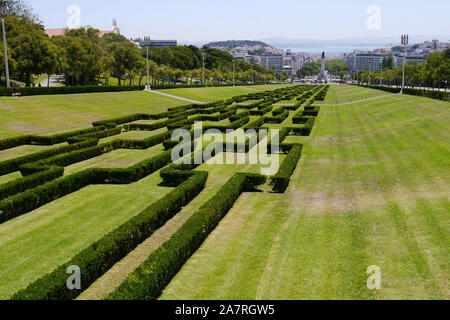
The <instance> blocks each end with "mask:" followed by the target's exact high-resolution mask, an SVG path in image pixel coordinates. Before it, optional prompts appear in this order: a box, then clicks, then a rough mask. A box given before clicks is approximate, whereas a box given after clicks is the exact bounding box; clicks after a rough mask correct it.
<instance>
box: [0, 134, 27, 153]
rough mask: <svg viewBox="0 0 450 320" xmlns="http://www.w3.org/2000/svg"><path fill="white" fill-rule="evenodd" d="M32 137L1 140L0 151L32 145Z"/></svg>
mask: <svg viewBox="0 0 450 320" xmlns="http://www.w3.org/2000/svg"><path fill="white" fill-rule="evenodd" d="M30 142H31V136H29V135H28V136H19V137H14V138H7V139H3V140H0V150H6V149H11V148H15V147H18V146H22V145H26V144H30Z"/></svg>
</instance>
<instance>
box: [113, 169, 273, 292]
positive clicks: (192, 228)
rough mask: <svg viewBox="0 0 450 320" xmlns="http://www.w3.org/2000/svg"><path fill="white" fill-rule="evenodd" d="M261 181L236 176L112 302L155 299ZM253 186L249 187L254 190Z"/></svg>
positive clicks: (170, 240) (141, 269) (152, 254)
mask: <svg viewBox="0 0 450 320" xmlns="http://www.w3.org/2000/svg"><path fill="white" fill-rule="evenodd" d="M263 180H264V179H260V180H258V179H255V177H254V176H252V177H250V178H247V176H246V175H245V174H241V173H238V174H235V175H234V176H233V177H232V178H231V179H230V180H228V182H227V183H226V184H225V185H223V186H222V188H221V189H220V190H219V191H218V192H217V193H216V195H214V196H213V197H212V198H211V199H210V200H208V201H207V202H206V203H205V204H204V205H203V206H202V207H201V208H200V209H199V210H198V211H197V212H196V213H194V215H193V216H191V218H189V219H188V220H187V221H186V222H185V223H184V224H183V226H181V227H180V229H178V231H177V232H176V233H175V234H173V235H172V237H171V238H170V239H169V240H168V241H167V242H165V243H164V244H163V245H162V246H161V247H159V248H158V249H157V250H156V251H154V252H152V253H151V254H150V256H149V257H148V258H147V260H146V261H145V262H144V263H143V264H142V265H141V266H140V267H138V268H137V269H136V270H135V271H134V272H133V273H132V274H130V275H129V276H128V278H127V279H126V280H125V281H124V282H123V283H122V284H121V285H120V286H119V287H118V288H117V289H116V290H115V291H114V292H112V293H111V294H110V295H109V296H108V299H114V300H142V299H148V300H152V299H157V298H158V297H159V296H160V294H161V292H162V290H163V289H164V288H165V287H166V286H167V284H168V283H169V282H170V281H171V279H172V278H173V277H174V276H175V275H176V273H177V272H178V271H179V270H180V269H181V267H182V266H183V265H184V264H185V263H186V261H187V259H189V257H191V255H192V254H193V253H194V252H195V251H196V250H197V249H198V248H199V247H200V245H201V244H202V243H203V241H204V240H205V239H206V238H207V237H208V235H209V234H210V233H211V231H212V230H214V228H215V227H216V226H217V224H218V223H219V222H220V220H222V218H223V217H224V216H225V215H226V214H227V213H228V211H229V210H230V209H231V208H232V206H233V205H234V203H235V202H236V200H237V199H238V198H239V196H240V195H241V193H242V192H243V191H244V190H246V188H247V187H248V184H250V183H259V182H260V181H263ZM253 186H254V185H252V186H251V187H253Z"/></svg>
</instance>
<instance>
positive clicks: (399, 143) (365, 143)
mask: <svg viewBox="0 0 450 320" xmlns="http://www.w3.org/2000/svg"><path fill="white" fill-rule="evenodd" d="M357 91H360V90H357ZM347 96H351V95H350V94H349V95H347ZM353 96H361V94H360V92H358V93H355V94H353ZM449 121H450V109H449V105H448V103H445V102H439V101H436V100H431V99H426V98H420V97H412V96H393V97H388V98H381V99H379V100H373V101H368V102H364V103H357V104H353V105H349V106H342V107H327V106H324V107H322V109H321V113H320V116H319V118H318V121H317V122H316V126H315V130H314V132H313V136H312V137H310V138H307V139H305V140H306V141H305V150H304V155H303V157H302V160H301V163H300V164H299V166H298V167H297V170H296V171H295V173H294V176H293V179H292V182H291V185H290V187H289V189H288V191H287V193H286V194H285V195H269V194H262V193H246V194H244V195H243V196H241V198H240V199H239V201H238V202H237V204H236V205H235V206H234V208H233V209H232V210H231V212H230V213H228V215H227V216H226V217H225V219H224V220H223V221H222V222H221V224H220V225H219V226H218V228H216V230H215V231H214V232H213V233H212V234H211V235H210V237H209V238H208V239H207V241H206V242H205V243H204V244H203V246H202V247H201V248H200V250H198V251H197V252H196V254H195V255H194V256H193V257H192V258H191V259H190V260H189V261H188V263H187V264H186V265H185V266H184V268H183V269H182V270H181V272H179V274H178V275H177V276H176V277H175V278H174V280H173V281H172V282H171V284H170V285H169V286H168V287H167V288H166V289H165V291H164V294H163V296H162V297H161V298H162V299H449V298H450V290H449V283H450V282H449V280H450V279H449V275H450V264H449V262H450V251H449V249H448V248H449V247H450V241H449V238H448V235H449V231H450V216H449V214H448V213H449V210H450V201H449V196H450V191H449V183H450V161H449V159H450V151H449V150H450V148H449V147H450V134H449V130H448V123H449ZM371 265H377V266H379V267H380V268H381V272H382V289H381V290H379V291H370V290H368V289H367V286H366V280H367V277H368V275H366V270H367V268H368V267H369V266H371Z"/></svg>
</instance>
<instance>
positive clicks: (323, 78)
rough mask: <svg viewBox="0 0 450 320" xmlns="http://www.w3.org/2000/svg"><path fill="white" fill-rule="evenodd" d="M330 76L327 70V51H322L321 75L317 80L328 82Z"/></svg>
mask: <svg viewBox="0 0 450 320" xmlns="http://www.w3.org/2000/svg"><path fill="white" fill-rule="evenodd" d="M328 78H329V75H328V72H327V70H325V52H322V65H321V67H320V73H319V76H318V77H317V80H318V81H324V82H325V83H328Z"/></svg>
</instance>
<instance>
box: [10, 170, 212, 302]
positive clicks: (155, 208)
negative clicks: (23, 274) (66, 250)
mask: <svg viewBox="0 0 450 320" xmlns="http://www.w3.org/2000/svg"><path fill="white" fill-rule="evenodd" d="M189 175H190V176H189V178H188V179H187V180H186V181H184V182H183V183H182V184H180V185H179V186H178V187H177V188H176V189H175V190H173V191H172V192H170V193H169V194H168V195H166V196H165V197H164V198H162V199H161V200H159V201H157V202H156V203H154V204H152V205H151V206H149V207H147V208H146V209H144V210H143V211H141V212H140V213H139V214H137V215H136V216H135V217H134V218H132V219H131V220H129V221H127V222H126V223H124V224H122V225H121V226H119V227H118V228H117V229H115V230H114V231H112V232H110V233H109V234H107V235H105V236H104V237H103V238H101V239H100V240H99V241H97V242H96V243H94V244H92V245H90V246H89V247H88V248H86V249H84V250H83V251H81V252H80V253H78V254H77V255H76V256H75V257H74V258H72V259H71V260H70V261H69V262H67V263H65V264H63V265H61V266H59V267H58V268H56V269H55V270H54V271H52V272H51V273H49V274H47V275H45V276H43V277H42V278H40V279H38V280H36V281H35V282H34V283H32V284H30V285H29V286H28V287H27V288H25V289H23V290H21V291H19V292H18V293H16V294H15V295H14V296H13V297H12V300H62V299H75V298H76V297H77V296H78V295H79V294H80V293H81V292H80V291H77V290H69V289H68V288H67V285H66V281H67V268H68V267H69V266H71V265H76V266H78V267H80V268H81V270H82V284H83V286H84V288H85V289H86V288H87V287H88V286H89V285H91V284H92V283H93V282H94V281H95V280H97V278H99V277H100V276H101V275H103V274H104V273H105V272H107V271H108V270H109V269H110V268H111V267H112V266H113V265H114V264H115V263H117V262H118V261H120V260H121V259H122V258H123V257H125V256H126V255H127V254H128V253H129V252H131V251H132V250H134V249H135V248H136V247H137V246H138V245H139V244H140V243H141V242H142V241H144V240H145V239H147V238H148V237H150V236H151V235H152V234H153V233H154V232H155V231H156V230H158V229H159V228H160V227H162V226H163V225H164V224H165V223H166V222H167V221H168V220H169V219H171V218H172V217H173V216H174V215H175V214H176V213H178V212H179V211H180V210H181V208H182V207H183V206H186V205H187V204H188V203H189V202H190V201H192V200H193V199H194V198H195V197H196V196H197V195H198V194H199V193H200V192H201V191H202V190H203V189H204V187H205V183H206V180H207V177H208V173H207V172H195V173H189Z"/></svg>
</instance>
